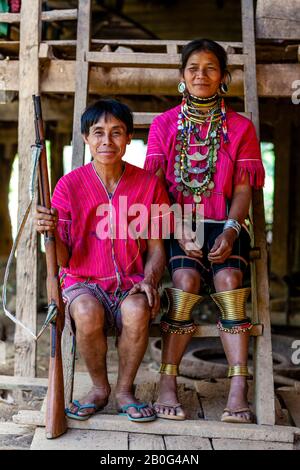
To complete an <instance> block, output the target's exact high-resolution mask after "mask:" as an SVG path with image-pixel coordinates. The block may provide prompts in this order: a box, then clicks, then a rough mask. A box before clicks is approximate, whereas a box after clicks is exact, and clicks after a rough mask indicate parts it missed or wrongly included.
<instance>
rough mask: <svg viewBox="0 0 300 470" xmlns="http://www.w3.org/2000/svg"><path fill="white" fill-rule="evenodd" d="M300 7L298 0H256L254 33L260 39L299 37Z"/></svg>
mask: <svg viewBox="0 0 300 470" xmlns="http://www.w3.org/2000/svg"><path fill="white" fill-rule="evenodd" d="M299 30H300V9H299V2H298V0H286V1H284V2H282V1H281V0H258V1H257V6H256V35H257V37H258V38H262V39H270V38H274V39H290V40H291V39H299V38H300V34H299Z"/></svg>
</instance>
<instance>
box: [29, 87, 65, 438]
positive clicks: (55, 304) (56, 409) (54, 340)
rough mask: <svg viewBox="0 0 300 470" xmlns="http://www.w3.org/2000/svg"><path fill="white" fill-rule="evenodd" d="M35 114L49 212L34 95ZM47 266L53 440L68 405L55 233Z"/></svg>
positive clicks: (48, 243) (43, 199)
mask: <svg viewBox="0 0 300 470" xmlns="http://www.w3.org/2000/svg"><path fill="white" fill-rule="evenodd" d="M33 104H34V114H35V120H34V124H35V135H36V140H35V145H36V147H37V148H39V149H40V157H39V164H38V181H39V198H40V203H41V205H43V206H44V207H47V209H50V208H51V199H50V187H49V178H48V167H47V152H46V145H45V138H44V125H43V118H42V108H41V98H40V96H38V95H33ZM44 241H45V251H46V264H47V296H48V315H47V318H46V321H45V324H44V327H43V328H42V330H41V332H40V333H39V335H38V337H39V336H40V335H41V333H42V332H43V331H44V329H45V328H46V326H47V325H48V324H50V361H49V375H48V393H47V411H46V437H47V438H48V439H53V438H55V437H58V436H60V435H61V434H63V433H64V432H65V431H66V430H67V421H66V417H65V410H64V407H65V402H64V378H63V365H62V354H61V336H62V331H63V327H64V303H63V300H62V295H61V290H60V285H59V278H58V264H57V256H56V246H55V236H54V233H53V231H50V230H49V231H47V232H45V235H44Z"/></svg>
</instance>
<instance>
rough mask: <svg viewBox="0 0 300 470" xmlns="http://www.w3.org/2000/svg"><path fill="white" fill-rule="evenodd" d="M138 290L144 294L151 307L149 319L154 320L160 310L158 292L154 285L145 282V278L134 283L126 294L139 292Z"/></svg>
mask: <svg viewBox="0 0 300 470" xmlns="http://www.w3.org/2000/svg"><path fill="white" fill-rule="evenodd" d="M140 292H144V293H145V294H146V296H147V300H148V304H149V307H150V309H151V319H152V320H154V318H155V317H156V315H157V314H158V313H159V310H160V297H159V293H158V291H157V289H156V287H154V286H153V285H152V284H151V283H150V282H147V281H146V280H145V279H144V280H143V281H141V282H138V283H137V284H135V285H134V286H133V288H132V289H131V290H130V292H129V294H128V295H133V294H139V293H140Z"/></svg>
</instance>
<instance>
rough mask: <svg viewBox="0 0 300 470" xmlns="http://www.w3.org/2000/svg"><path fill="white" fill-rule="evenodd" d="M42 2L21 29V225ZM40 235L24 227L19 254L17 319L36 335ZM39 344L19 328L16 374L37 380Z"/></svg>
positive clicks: (33, 1) (24, 14)
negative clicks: (38, 245)
mask: <svg viewBox="0 0 300 470" xmlns="http://www.w3.org/2000/svg"><path fill="white" fill-rule="evenodd" d="M40 11H41V0H28V1H26V2H23V4H22V9H21V28H20V63H19V82H20V83H21V84H22V86H21V87H20V91H19V136H18V142H19V150H18V153H19V206H18V222H19V224H20V221H21V217H22V216H23V214H24V212H25V208H26V207H27V205H28V202H29V194H28V184H29V181H30V177H31V166H32V161H31V152H30V146H31V145H32V143H33V142H34V135H35V133H34V118H33V105H32V95H33V94H36V93H38V92H39V58H38V54H39V42H40V24H41V23H40ZM36 260H37V235H36V231H35V229H34V226H33V218H32V217H31V218H29V221H28V223H27V224H26V226H25V227H24V231H23V235H22V238H21V239H20V243H19V246H18V254H17V300H16V316H17V318H18V319H19V320H20V321H22V322H23V323H24V324H25V325H26V326H27V327H29V328H30V329H31V331H33V332H34V333H35V332H36V316H37V263H36ZM35 373H36V342H35V341H34V340H33V339H32V338H31V337H30V336H29V334H28V333H27V332H26V331H25V330H24V329H22V328H20V327H19V326H17V327H16V333H15V375H21V376H25V377H34V376H35Z"/></svg>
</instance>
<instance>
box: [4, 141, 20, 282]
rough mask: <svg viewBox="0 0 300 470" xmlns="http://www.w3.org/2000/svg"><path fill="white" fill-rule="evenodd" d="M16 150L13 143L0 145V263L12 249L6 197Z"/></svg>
mask: <svg viewBox="0 0 300 470" xmlns="http://www.w3.org/2000/svg"><path fill="white" fill-rule="evenodd" d="M16 150H17V149H16V145H15V144H13V143H10V142H9V143H1V144H0V226H1V233H0V261H3V260H4V259H5V260H7V258H8V256H9V253H10V250H11V247H12V231H11V221H10V216H9V210H8V196H9V183H10V177H11V171H12V166H13V162H14V158H15V156H16ZM1 279H2V278H1ZM1 282H2V281H1Z"/></svg>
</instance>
